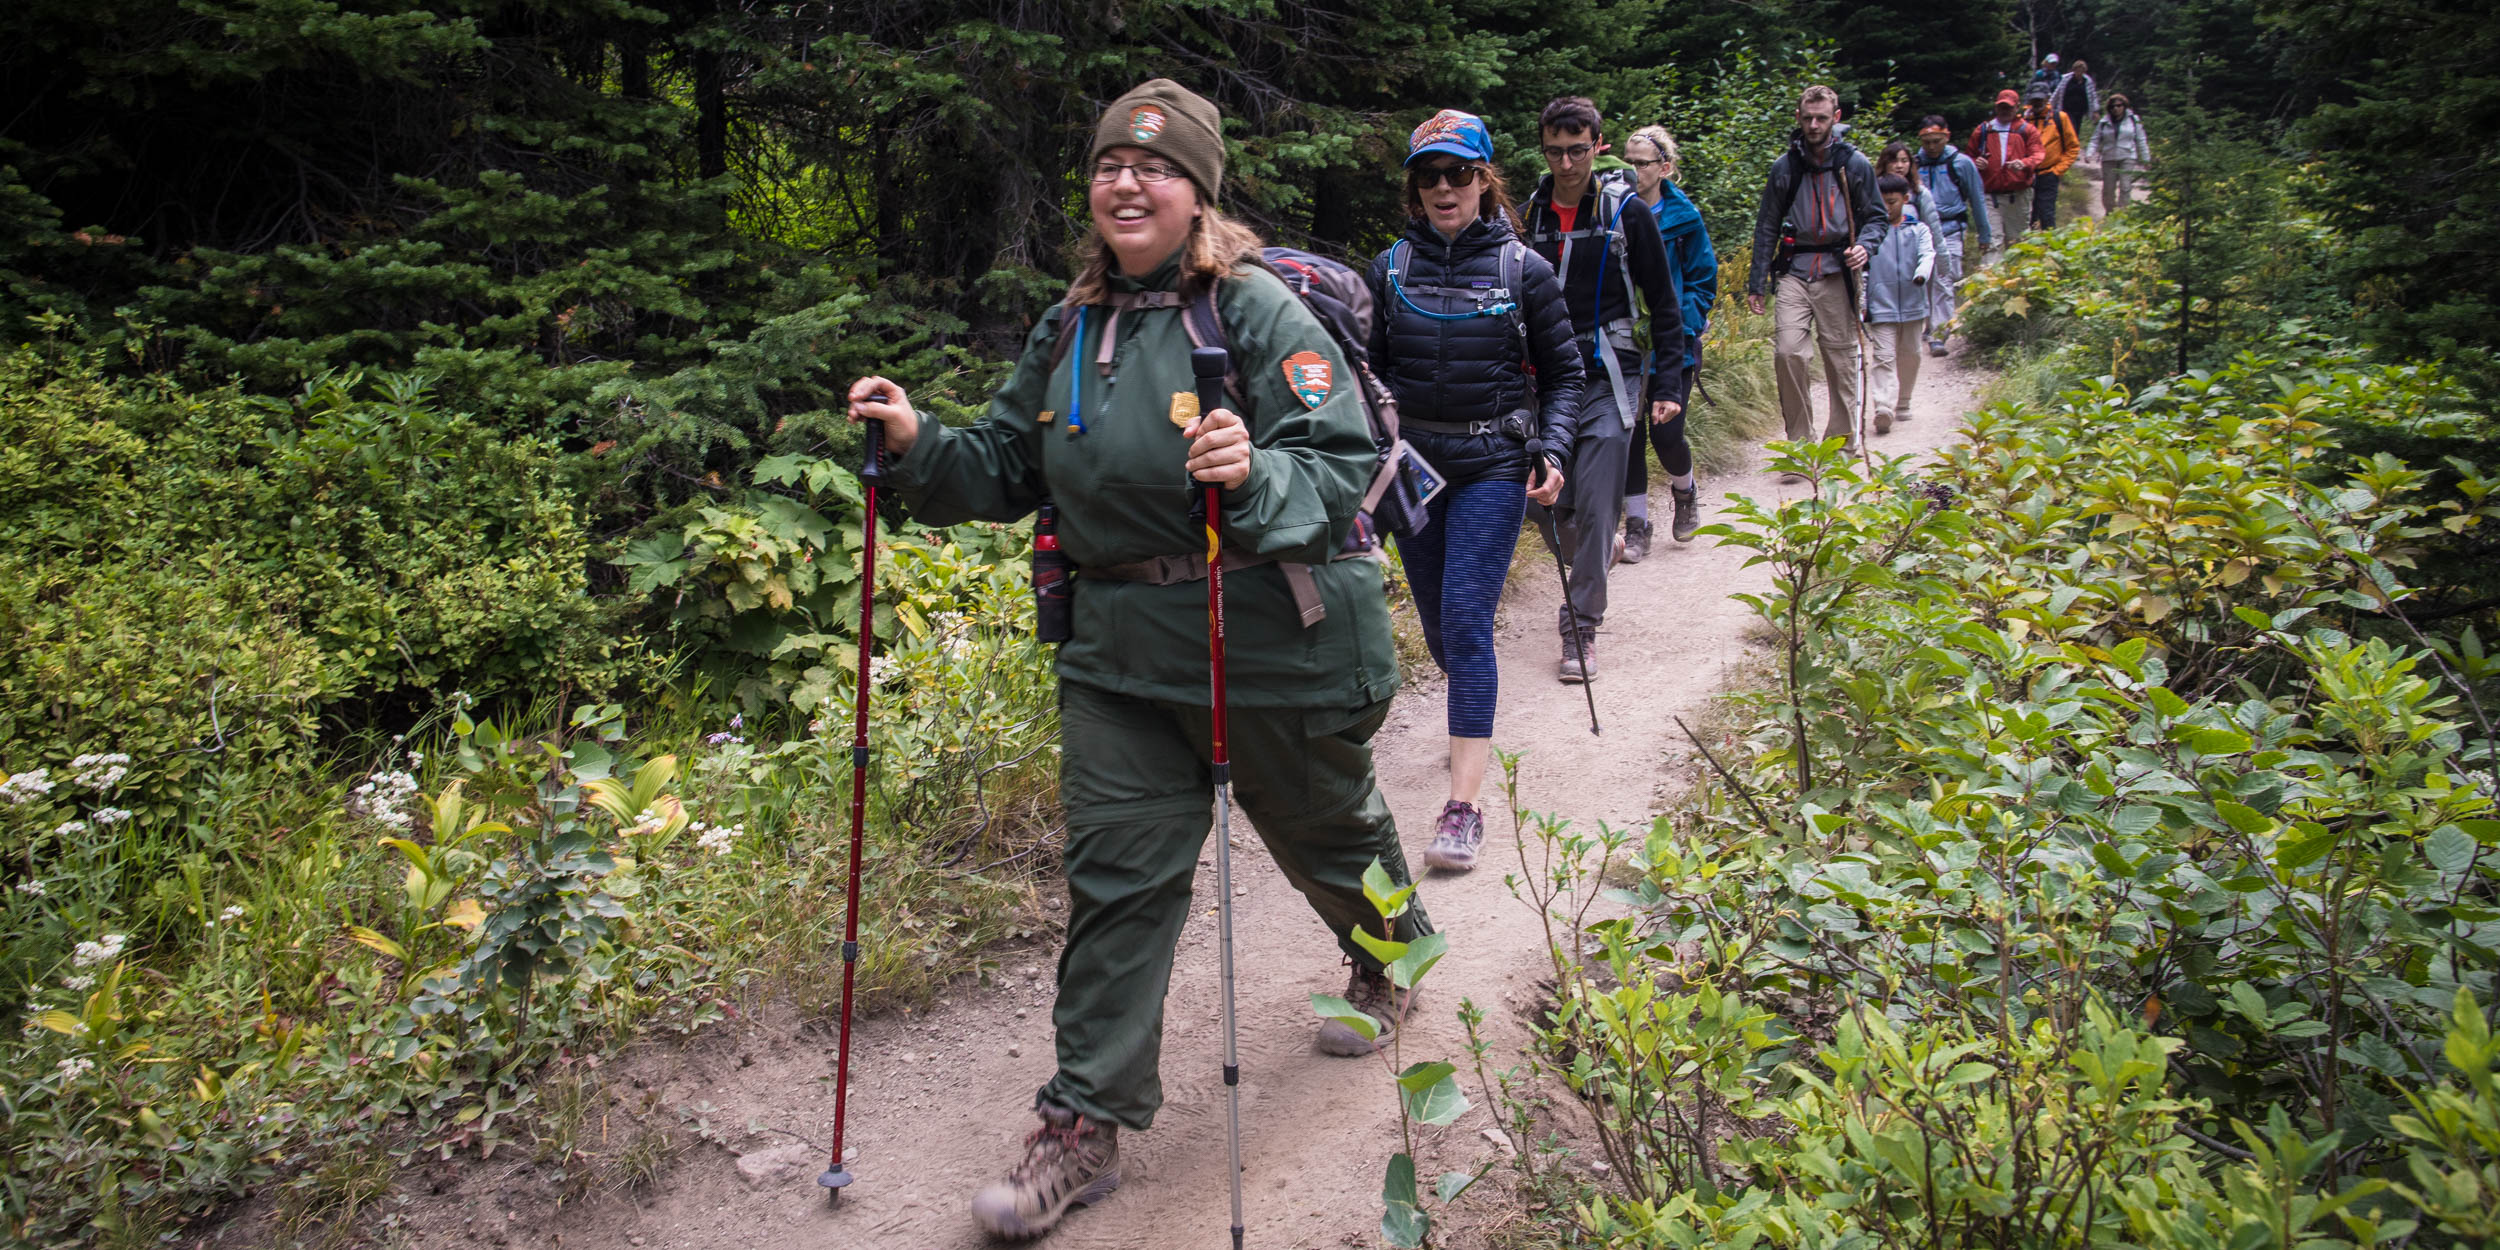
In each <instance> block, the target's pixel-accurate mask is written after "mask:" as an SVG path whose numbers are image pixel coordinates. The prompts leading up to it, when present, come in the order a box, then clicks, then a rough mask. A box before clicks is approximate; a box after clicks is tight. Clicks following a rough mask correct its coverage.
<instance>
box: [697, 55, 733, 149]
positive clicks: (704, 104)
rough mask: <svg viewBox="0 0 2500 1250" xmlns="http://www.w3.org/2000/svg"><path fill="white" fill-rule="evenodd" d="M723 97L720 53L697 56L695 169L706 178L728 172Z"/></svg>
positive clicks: (727, 130)
mask: <svg viewBox="0 0 2500 1250" xmlns="http://www.w3.org/2000/svg"><path fill="white" fill-rule="evenodd" d="M721 97H722V87H721V64H720V53H718V52H697V53H695V54H694V107H695V122H694V155H695V168H696V172H698V173H700V174H701V175H702V176H703V177H705V178H718V177H720V176H721V175H722V174H725V173H728V172H729V114H728V110H727V108H726V105H725V102H724V101H723V100H722V98H721Z"/></svg>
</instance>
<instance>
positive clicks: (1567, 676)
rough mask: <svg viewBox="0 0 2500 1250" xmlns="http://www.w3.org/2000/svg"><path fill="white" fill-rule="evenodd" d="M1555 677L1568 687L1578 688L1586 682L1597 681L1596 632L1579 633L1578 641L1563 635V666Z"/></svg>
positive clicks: (1568, 635)
mask: <svg viewBox="0 0 2500 1250" xmlns="http://www.w3.org/2000/svg"><path fill="white" fill-rule="evenodd" d="M1554 675H1555V677H1556V678H1558V679H1559V680H1561V682H1562V683H1563V684H1564V685H1566V686H1576V685H1579V684H1580V683H1581V682H1584V681H1595V680H1597V631H1596V630H1594V629H1584V630H1581V631H1579V637H1578V639H1577V640H1576V641H1575V640H1574V639H1573V637H1572V635H1570V634H1564V635H1563V643H1562V664H1561V666H1560V667H1558V668H1557V669H1556V670H1555V672H1554Z"/></svg>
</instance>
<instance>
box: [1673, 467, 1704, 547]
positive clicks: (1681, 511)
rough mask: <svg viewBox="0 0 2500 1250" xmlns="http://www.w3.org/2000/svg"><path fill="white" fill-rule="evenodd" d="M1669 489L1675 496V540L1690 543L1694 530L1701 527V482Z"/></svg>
mask: <svg viewBox="0 0 2500 1250" xmlns="http://www.w3.org/2000/svg"><path fill="white" fill-rule="evenodd" d="M1667 489H1668V493H1670V494H1672V495H1674V496H1675V530H1674V533H1675V541H1677V542H1680V543H1689V542H1691V541H1693V532H1694V531H1695V530H1698V529H1700V528H1701V484H1700V483H1698V482H1696V483H1694V484H1693V485H1691V486H1671V487H1668V488H1667Z"/></svg>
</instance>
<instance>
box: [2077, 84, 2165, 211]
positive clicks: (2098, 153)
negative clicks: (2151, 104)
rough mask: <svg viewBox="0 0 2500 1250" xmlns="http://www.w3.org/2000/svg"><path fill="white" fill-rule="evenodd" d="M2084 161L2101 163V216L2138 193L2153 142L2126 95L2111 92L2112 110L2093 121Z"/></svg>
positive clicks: (2151, 158) (2151, 151)
mask: <svg viewBox="0 0 2500 1250" xmlns="http://www.w3.org/2000/svg"><path fill="white" fill-rule="evenodd" d="M2083 161H2084V163H2085V164H2087V165H2093V164H2097V165H2099V166H2100V167H2101V216H2103V217H2107V216H2109V215H2110V214H2111V213H2114V212H2117V211H2118V206H2119V205H2121V204H2125V203H2127V202H2128V201H2129V200H2131V199H2133V198H2134V197H2135V184H2136V182H2137V180H2139V179H2141V178H2142V177H2143V176H2144V167H2145V166H2147V165H2149V164H2151V163H2152V161H2153V143H2152V140H2151V139H2149V138H2147V137H2145V134H2144V119H2143V118H2142V117H2139V116H2137V115H2136V111H2135V108H2134V106H2133V105H2131V104H2130V103H2128V101H2127V97H2126V96H2125V95H2123V94H2120V93H2119V92H2115V91H2113V92H2111V93H2110V94H2109V111H2107V112H2105V113H2103V114H2101V120H2100V121H2098V122H2095V123H2094V124H2093V126H2092V141H2091V142H2090V143H2088V144H2085V145H2084V149H2083Z"/></svg>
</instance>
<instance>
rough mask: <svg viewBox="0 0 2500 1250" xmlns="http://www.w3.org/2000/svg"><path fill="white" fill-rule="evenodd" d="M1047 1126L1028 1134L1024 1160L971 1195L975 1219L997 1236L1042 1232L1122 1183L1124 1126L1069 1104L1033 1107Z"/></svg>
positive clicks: (1013, 1237)
mask: <svg viewBox="0 0 2500 1250" xmlns="http://www.w3.org/2000/svg"><path fill="white" fill-rule="evenodd" d="M1034 1110H1035V1111H1036V1112H1038V1113H1039V1114H1040V1115H1041V1117H1042V1126H1041V1127H1040V1128H1037V1129H1035V1130H1033V1133H1032V1135H1031V1136H1029V1137H1026V1138H1025V1139H1024V1162H1022V1163H1019V1164H1017V1165H1016V1166H1015V1168H1014V1169H1013V1170H1011V1171H1009V1172H1008V1173H1007V1179H1005V1180H1003V1181H998V1182H996V1183H994V1184H992V1185H990V1186H989V1187H988V1188H987V1189H984V1190H982V1191H981V1192H980V1193H977V1194H974V1195H973V1196H972V1222H973V1223H975V1224H978V1225H980V1226H981V1231H983V1232H986V1233H988V1234H989V1235H991V1236H992V1237H1001V1238H1007V1239H1010V1240H1015V1241H1021V1240H1024V1239H1025V1238H1027V1237H1039V1236H1041V1235H1042V1234H1044V1233H1047V1232H1049V1231H1050V1230H1051V1229H1052V1228H1053V1227H1054V1226H1056V1225H1057V1224H1058V1223H1059V1220H1060V1217H1062V1216H1065V1215H1066V1214H1067V1213H1068V1208H1070V1207H1082V1206H1091V1205H1092V1204H1094V1203H1097V1202H1100V1201H1102V1200H1103V1199H1104V1198H1106V1197H1109V1196H1110V1194H1111V1191H1112V1190H1114V1189H1118V1188H1119V1187H1120V1126H1119V1125H1116V1124H1105V1123H1102V1122H1101V1121H1099V1120H1088V1119H1086V1118H1085V1117H1084V1116H1081V1115H1078V1114H1077V1113H1075V1112H1073V1111H1070V1110H1068V1109H1067V1108H1065V1107H1061V1106H1056V1105H1054V1104H1051V1103H1047V1102H1045V1103H1040V1104H1037V1105H1036V1106H1035V1107H1034Z"/></svg>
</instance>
